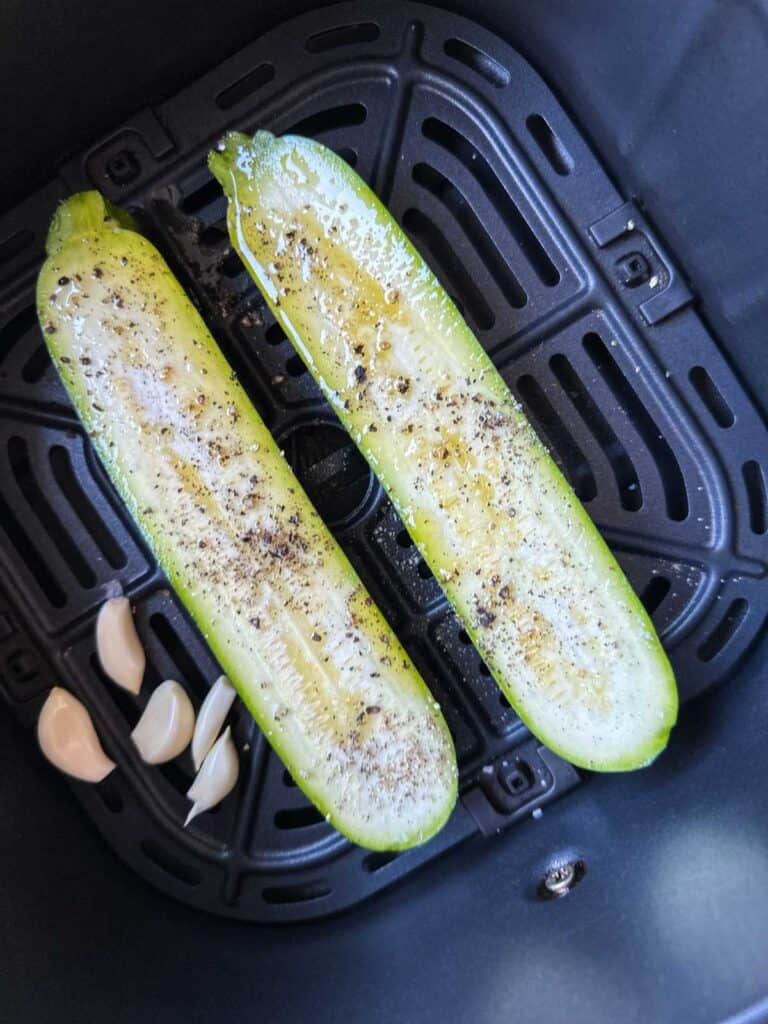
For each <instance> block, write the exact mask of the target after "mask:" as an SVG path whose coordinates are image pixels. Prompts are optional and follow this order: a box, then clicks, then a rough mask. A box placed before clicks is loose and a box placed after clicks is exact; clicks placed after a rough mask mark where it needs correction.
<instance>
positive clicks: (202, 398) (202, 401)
mask: <svg viewBox="0 0 768 1024" xmlns="http://www.w3.org/2000/svg"><path fill="white" fill-rule="evenodd" d="M195 401H196V402H197V404H198V405H205V395H198V396H197V398H196V399H195Z"/></svg>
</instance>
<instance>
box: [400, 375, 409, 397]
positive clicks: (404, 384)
mask: <svg viewBox="0 0 768 1024" xmlns="http://www.w3.org/2000/svg"><path fill="white" fill-rule="evenodd" d="M410 386H411V382H410V381H409V380H408V378H407V377H398V378H397V390H398V391H399V392H400V394H401V395H404V394H405V393H406V391H408V389H409V388H410Z"/></svg>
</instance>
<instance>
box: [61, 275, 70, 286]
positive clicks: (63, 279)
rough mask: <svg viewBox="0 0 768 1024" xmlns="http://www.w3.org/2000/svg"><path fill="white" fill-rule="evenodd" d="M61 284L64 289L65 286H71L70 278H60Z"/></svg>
mask: <svg viewBox="0 0 768 1024" xmlns="http://www.w3.org/2000/svg"><path fill="white" fill-rule="evenodd" d="M59 284H60V285H61V286H62V287H63V286H64V285H65V284H69V278H68V277H60V278H59Z"/></svg>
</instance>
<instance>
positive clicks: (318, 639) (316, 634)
mask: <svg viewBox="0 0 768 1024" xmlns="http://www.w3.org/2000/svg"><path fill="white" fill-rule="evenodd" d="M312 639H313V640H314V641H315V643H319V642H320V641H321V640H322V637H321V636H320V634H319V633H313V634H312Z"/></svg>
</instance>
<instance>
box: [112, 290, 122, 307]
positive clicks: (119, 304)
mask: <svg viewBox="0 0 768 1024" xmlns="http://www.w3.org/2000/svg"><path fill="white" fill-rule="evenodd" d="M112 301H113V302H114V304H115V305H116V306H117V308H118V309H122V308H123V299H122V296H120V295H118V294H117V292H115V294H114V295H113V296H112Z"/></svg>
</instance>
